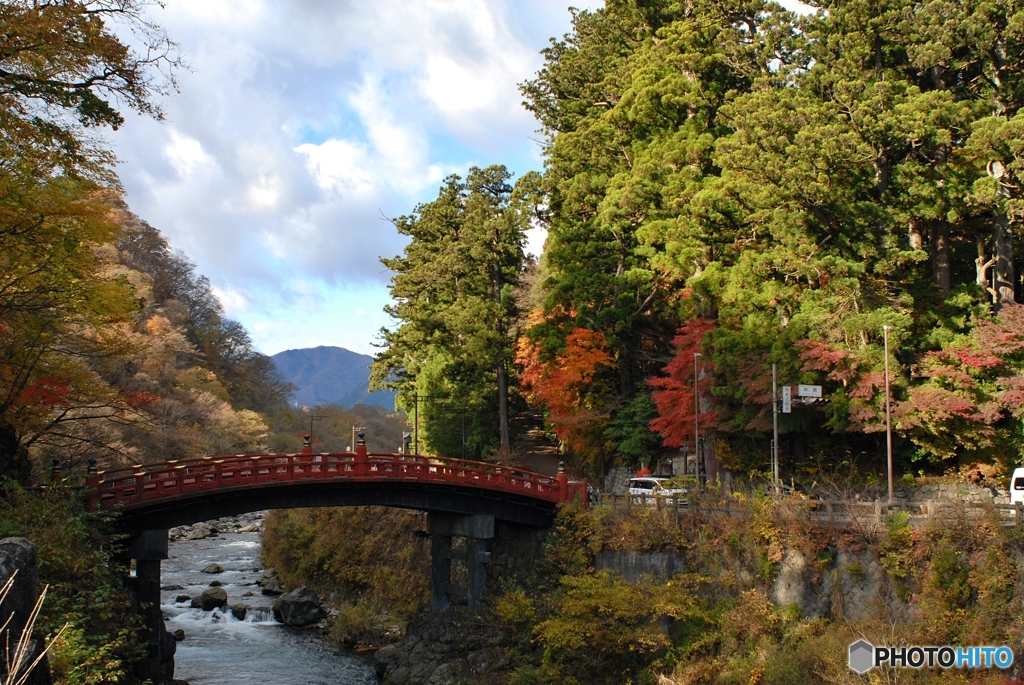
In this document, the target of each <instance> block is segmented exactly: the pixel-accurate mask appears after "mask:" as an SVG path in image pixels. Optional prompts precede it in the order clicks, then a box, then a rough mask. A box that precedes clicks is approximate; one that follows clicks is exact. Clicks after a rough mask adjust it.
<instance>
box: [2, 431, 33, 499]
mask: <svg viewBox="0 0 1024 685" xmlns="http://www.w3.org/2000/svg"><path fill="white" fill-rule="evenodd" d="M31 477H32V463H31V461H30V460H29V457H28V452H27V451H26V450H25V448H24V446H22V444H21V442H20V441H19V440H18V434H17V432H16V431H15V430H14V426H12V425H11V424H9V423H7V421H6V419H4V418H3V417H2V416H0V478H13V479H14V480H16V481H18V482H19V483H21V484H22V485H29V481H30V480H31Z"/></svg>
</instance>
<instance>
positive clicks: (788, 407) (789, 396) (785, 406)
mask: <svg viewBox="0 0 1024 685" xmlns="http://www.w3.org/2000/svg"><path fill="white" fill-rule="evenodd" d="M782 413H783V414H791V413H793V389H792V388H791V387H789V386H788V385H784V386H782Z"/></svg>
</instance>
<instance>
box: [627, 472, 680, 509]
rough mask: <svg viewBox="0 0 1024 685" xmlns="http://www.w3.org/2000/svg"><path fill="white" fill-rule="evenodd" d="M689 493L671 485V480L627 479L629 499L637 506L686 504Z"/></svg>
mask: <svg viewBox="0 0 1024 685" xmlns="http://www.w3.org/2000/svg"><path fill="white" fill-rule="evenodd" d="M688 495H689V491H688V490H687V489H686V488H683V487H678V486H677V485H675V484H674V483H672V479H671V478H658V477H656V476H644V477H637V478H630V479H629V498H630V500H631V501H633V502H635V503H637V504H652V505H653V504H657V503H658V501H659V500H660V501H661V503H662V504H669V505H673V504H687V496H688Z"/></svg>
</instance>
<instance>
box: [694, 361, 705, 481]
mask: <svg viewBox="0 0 1024 685" xmlns="http://www.w3.org/2000/svg"><path fill="white" fill-rule="evenodd" d="M703 356H704V355H702V354H701V353H700V352H694V353H693V458H694V459H695V460H696V464H695V466H696V468H697V477H698V478H700V474H701V468H700V394H699V392H698V391H697V357H703Z"/></svg>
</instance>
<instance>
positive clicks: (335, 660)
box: [161, 533, 379, 685]
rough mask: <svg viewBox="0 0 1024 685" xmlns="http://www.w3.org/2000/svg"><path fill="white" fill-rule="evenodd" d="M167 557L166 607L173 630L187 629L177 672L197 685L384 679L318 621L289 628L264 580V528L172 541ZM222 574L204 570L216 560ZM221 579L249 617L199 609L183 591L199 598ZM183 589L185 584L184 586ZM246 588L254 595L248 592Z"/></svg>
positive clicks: (354, 683)
mask: <svg viewBox="0 0 1024 685" xmlns="http://www.w3.org/2000/svg"><path fill="white" fill-rule="evenodd" d="M169 551H170V558H168V559H167V560H166V561H164V562H163V564H162V583H163V587H164V588H165V589H164V590H163V592H162V602H161V603H162V608H163V612H164V615H165V616H166V617H167V619H168V620H167V629H168V630H170V631H172V632H173V631H175V630H177V629H179V628H181V629H182V630H184V631H185V639H184V640H183V641H182V642H179V643H178V651H177V653H176V654H175V655H174V662H175V667H174V677H175V678H180V679H183V680H187V681H189V683H191V685H237V684H238V683H261V684H265V685H376V684H377V683H378V682H379V681H378V680H377V677H376V675H375V674H374V671H373V667H372V666H371V665H370V664H369V663H368V662H367V661H366V660H364V659H361V658H359V657H357V656H353V655H351V654H346V653H344V652H342V651H341V650H339V649H338V648H336V647H335V646H334V645H333V644H332V643H330V642H329V641H328V640H326V639H325V638H324V636H323V635H322V634H321V632H320V631H319V630H318V629H316V628H307V629H299V628H288V627H286V626H283V625H280V624H278V623H276V622H275V621H274V616H273V614H272V612H271V608H270V607H271V605H272V604H273V600H274V598H273V597H267V596H264V595H262V594H260V587H259V586H258V585H256V581H257V580H258V579H259V577H260V574H261V572H262V571H263V565H262V564H261V562H260V536H259V533H222V534H221V535H219V536H217V537H209V538H206V539H203V540H176V541H172V542H171V543H170V550H169ZM214 562H216V563H218V564H220V565H221V566H223V567H224V572H223V573H219V574H207V573H203V569H204V568H206V567H207V566H208V565H209V564H211V563H214ZM214 580H218V581H220V582H221V584H222V587H223V588H224V589H225V590H227V593H228V603H229V606H230V605H231V604H235V603H236V602H242V603H243V604H245V605H246V607H247V608H248V612H247V615H246V617H245V620H244V621H239V620H237V619H235V618H234V617H233V616H232V615H231V612H230V611H228V610H226V611H220V610H214V611H212V612H211V611H202V610H201V609H193V608H191V607H190V606H189V602H178V601H176V597H177V596H179V595H189V596H191V597H196V596H198V595H199V594H201V593H202V591H203V590H204V589H205V588H207V587H209V586H210V583H211V582H212V581H214ZM179 588H180V589H179ZM246 592H251V593H252V595H251V596H248V597H245V596H243V595H244V594H245V593H246Z"/></svg>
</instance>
